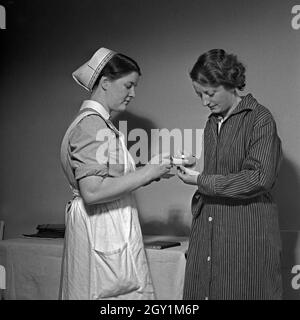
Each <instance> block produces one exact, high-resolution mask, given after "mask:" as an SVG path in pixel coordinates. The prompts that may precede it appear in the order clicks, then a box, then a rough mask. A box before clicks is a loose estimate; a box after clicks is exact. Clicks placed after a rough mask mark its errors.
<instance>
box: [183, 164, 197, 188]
mask: <svg viewBox="0 0 300 320" xmlns="http://www.w3.org/2000/svg"><path fill="white" fill-rule="evenodd" d="M199 174H200V172H197V171H194V170H189V169H187V168H185V167H184V166H177V176H178V177H179V179H181V180H182V181H183V182H184V183H186V184H190V185H197V178H198V175H199Z"/></svg>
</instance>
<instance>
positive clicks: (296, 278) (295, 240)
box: [275, 157, 300, 300]
mask: <svg viewBox="0 0 300 320" xmlns="http://www.w3.org/2000/svg"><path fill="white" fill-rule="evenodd" d="M275 197H276V200H277V204H278V208H279V224H280V229H281V240H282V278H283V299H284V300H300V177H299V176H298V174H297V168H296V167H295V165H294V164H293V163H292V162H291V161H290V160H289V159H287V158H286V157H284V159H283V162H282V165H281V169H280V174H279V179H278V184H277V186H276V189H275Z"/></svg>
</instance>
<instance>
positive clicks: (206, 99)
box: [202, 95, 209, 107]
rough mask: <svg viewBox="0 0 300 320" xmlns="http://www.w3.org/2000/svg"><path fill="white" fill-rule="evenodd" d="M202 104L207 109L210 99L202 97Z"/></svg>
mask: <svg viewBox="0 0 300 320" xmlns="http://www.w3.org/2000/svg"><path fill="white" fill-rule="evenodd" d="M202 103H203V105H204V106H205V107H207V106H208V105H209V97H208V96H206V95H203V96H202Z"/></svg>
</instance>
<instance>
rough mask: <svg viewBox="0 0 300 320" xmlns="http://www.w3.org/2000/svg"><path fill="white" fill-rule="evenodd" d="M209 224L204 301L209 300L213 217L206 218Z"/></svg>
mask: <svg viewBox="0 0 300 320" xmlns="http://www.w3.org/2000/svg"><path fill="white" fill-rule="evenodd" d="M207 220H208V223H209V226H208V228H209V243H208V253H207V271H208V283H207V288H206V296H205V298H204V299H205V300H209V297H210V285H211V277H212V274H211V273H212V263H211V260H212V259H211V256H212V236H213V217H212V216H211V215H210V216H209V217H208V218H207Z"/></svg>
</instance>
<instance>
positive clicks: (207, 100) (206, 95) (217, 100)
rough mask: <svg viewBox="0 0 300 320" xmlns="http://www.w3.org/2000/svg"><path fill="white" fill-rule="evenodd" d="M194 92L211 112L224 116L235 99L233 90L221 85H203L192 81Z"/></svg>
mask: <svg viewBox="0 0 300 320" xmlns="http://www.w3.org/2000/svg"><path fill="white" fill-rule="evenodd" d="M193 87H194V89H195V92H196V94H197V95H198V96H199V97H200V98H201V100H202V104H203V105H204V106H206V107H208V108H209V109H210V111H211V113H214V114H219V115H221V116H222V117H226V115H227V114H228V112H229V110H230V109H231V108H232V107H233V105H234V104H235V102H236V101H237V96H236V94H235V90H233V89H231V90H227V89H225V88H224V87H223V86H222V85H221V86H218V87H210V86H203V85H201V84H199V83H198V82H195V81H193Z"/></svg>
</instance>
